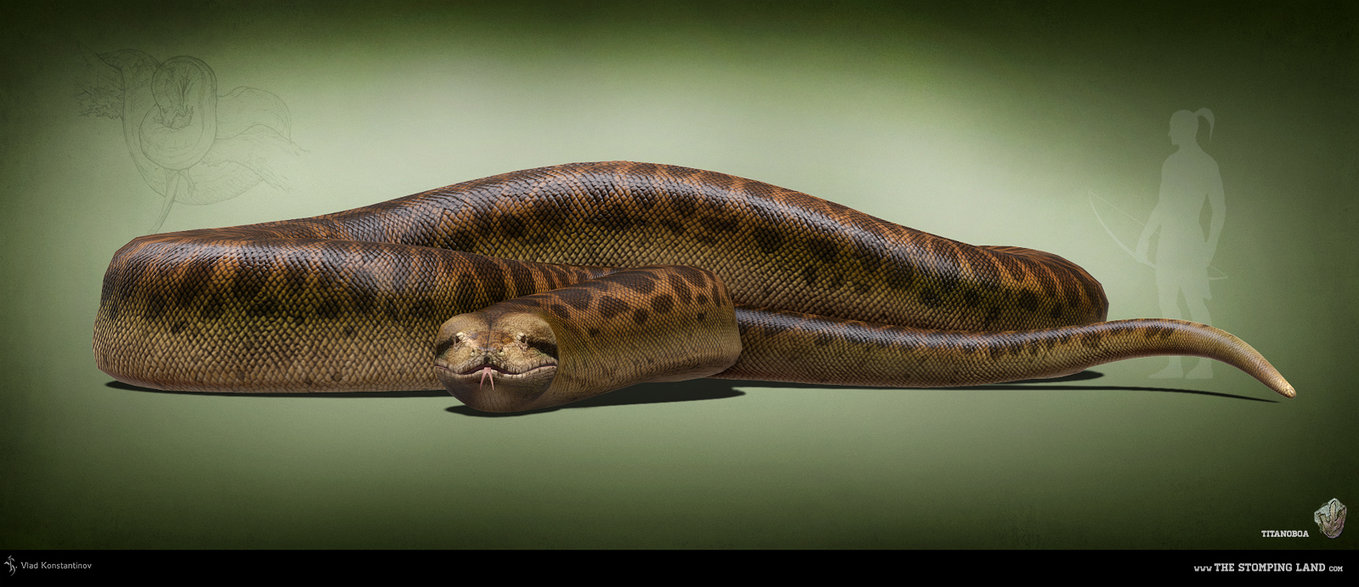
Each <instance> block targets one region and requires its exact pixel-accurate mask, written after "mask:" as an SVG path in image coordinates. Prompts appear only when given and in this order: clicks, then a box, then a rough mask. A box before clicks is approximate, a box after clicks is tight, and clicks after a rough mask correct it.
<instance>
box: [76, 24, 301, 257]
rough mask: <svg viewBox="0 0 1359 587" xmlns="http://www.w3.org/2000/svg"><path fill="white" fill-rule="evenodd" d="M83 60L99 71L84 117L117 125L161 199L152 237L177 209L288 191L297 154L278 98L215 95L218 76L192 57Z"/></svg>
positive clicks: (256, 92) (251, 93) (130, 55)
mask: <svg viewBox="0 0 1359 587" xmlns="http://www.w3.org/2000/svg"><path fill="white" fill-rule="evenodd" d="M88 61H90V62H91V66H92V67H95V68H96V71H95V73H94V76H93V80H92V82H91V83H90V84H89V85H88V86H87V87H86V88H84V89H83V91H82V92H81V93H80V94H79V96H78V99H80V101H81V102H82V106H83V112H82V114H84V115H87V116H101V117H106V118H121V119H122V121H123V137H124V139H125V140H126V141H127V148H128V152H129V153H130V154H131V155H132V161H133V163H135V164H136V165H137V170H138V171H139V172H140V173H141V176H142V178H143V179H144V180H146V183H147V185H149V186H151V189H153V190H155V191H156V193H158V194H160V195H161V196H162V197H163V198H164V199H165V203H164V205H163V206H162V207H161V211H160V215H159V216H158V218H157V219H156V222H155V224H154V225H153V226H152V227H151V232H157V231H159V230H160V227H161V225H162V224H164V222H165V218H166V217H167V216H168V215H169V214H170V208H171V207H172V206H174V204H175V203H177V202H178V203H183V204H211V203H215V202H220V201H223V200H228V199H231V198H234V197H236V196H239V195H241V194H243V193H245V192H246V191H247V190H249V189H250V188H252V187H255V186H256V185H258V184H259V183H260V182H264V183H267V184H269V185H271V186H273V187H275V188H277V189H282V190H286V189H288V187H289V182H288V172H287V168H288V166H289V165H290V164H292V163H293V162H295V160H296V158H297V157H298V156H299V155H300V154H301V152H302V151H301V149H300V148H299V147H298V146H297V145H296V144H294V143H293V141H292V139H291V138H290V134H291V120H290V117H289V114H288V107H287V106H286V105H285V104H284V103H283V101H282V100H281V99H279V97H278V96H276V95H274V94H271V93H269V92H266V91H264V90H260V89H256V88H250V87H238V88H235V89H233V90H231V91H230V92H228V93H227V94H225V95H218V94H217V76H216V74H215V73H213V71H212V68H211V67H208V64H206V63H204V62H203V61H202V60H200V59H197V58H194V57H188V56H180V57H171V58H170V59H166V60H165V61H161V62H158V61H156V59H155V58H153V57H151V56H150V55H147V54H146V53H143V52H141V51H136V50H131V49H124V50H120V51H113V52H110V53H102V54H99V55H97V56H95V57H94V59H88Z"/></svg>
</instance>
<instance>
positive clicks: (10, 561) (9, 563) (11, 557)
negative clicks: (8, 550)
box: [5, 554, 17, 577]
mask: <svg viewBox="0 0 1359 587" xmlns="http://www.w3.org/2000/svg"><path fill="white" fill-rule="evenodd" d="M5 566H7V567H9V576H11V577H13V576H14V570H15V569H16V568H17V567H15V566H14V555H12V554H11V555H9V558H7V559H5Z"/></svg>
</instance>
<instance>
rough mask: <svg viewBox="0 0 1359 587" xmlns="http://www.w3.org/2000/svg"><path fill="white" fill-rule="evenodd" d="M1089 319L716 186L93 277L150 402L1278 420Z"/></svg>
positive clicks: (246, 246)
mask: <svg viewBox="0 0 1359 587" xmlns="http://www.w3.org/2000/svg"><path fill="white" fill-rule="evenodd" d="M1107 312H1108V301H1107V299H1106V297H1105V295H1104V291H1103V289H1102V287H1101V286H1100V285H1099V283H1098V282H1097V281H1095V279H1094V278H1092V277H1091V276H1090V275H1089V274H1088V273H1087V272H1086V271H1084V270H1083V269H1081V268H1080V267H1078V266H1077V265H1075V264H1073V263H1071V262H1070V261H1067V260H1066V259H1063V258H1061V257H1059V256H1057V255H1053V254H1050V253H1045V252H1041V251H1035V250H1031V249H1025V248H1020V247H999V246H972V245H968V244H964V243H961V242H957V241H954V240H950V239H946V238H942V237H938V236H934V235H931V234H928V233H924V232H921V231H918V230H914V229H910V228H906V227H904V226H900V225H897V224H893V223H891V222H887V221H884V220H881V219H878V218H875V217H873V216H870V215H867V214H864V213H862V212H858V211H856V210H853V209H850V208H847V207H845V206H842V205H839V204H835V203H833V202H829V201H826V200H823V199H820V198H816V197H813V196H810V195H807V194H804V193H801V192H797V191H793V190H789V189H784V188H780V187H776V186H773V185H770V184H767V183H763V182H758V181H753V180H748V179H743V178H739V177H734V176H731V175H726V174H722V173H716V172H710V171H702V170H697V169H690V168H685V167H677V166H669V165H657V164H646V163H632V162H606V163H578V164H569V165H560V166H554V167H544V168H539V169H530V170H524V171H516V172H512V173H506V174H502V175H497V176H493V177H487V178H484V179H478V180H473V181H468V182H464V183H460V184H456V185H452V186H448V187H444V188H439V189H434V190H430V191H427V192H422V193H418V194H415V195H411V196H407V197H404V198H398V199H395V200H391V201H387V202H383V203H378V204H374V205H371V206H366V207H362V208H356V209H353V210H347V211H343V212H337V213H333V214H327V215H322V216H316V217H312V218H302V219H296V220H286V221H279V222H268V223H263V224H253V225H247V226H235V227H228V228H213V229H200V230H188V231H183V232H174V233H165V234H153V235H147V236H142V237H139V238H136V239H133V240H132V241H131V242H129V243H128V244H127V245H125V246H124V247H122V248H121V249H119V250H118V251H117V253H115V254H114V256H113V259H112V261H111V262H110V264H109V267H108V271H107V272H106V273H105V275H104V282H103V291H102V295H101V298H100V303H99V311H98V314H97V317H96V319H95V327H94V355H95V361H96V363H97V365H98V366H99V368H100V369H102V370H103V371H105V372H106V373H108V374H110V375H112V376H113V377H115V378H117V379H118V380H121V381H124V382H126V383H130V384H134V385H139V386H144V387H151V388H157V389H167V390H177V391H215V392H251V393H270V392H274V393H280V392H283V393H297V392H348V391H411V390H430V389H439V388H441V387H442V388H446V389H448V390H449V392H451V393H452V394H453V395H454V396H456V397H457V398H458V399H459V400H461V401H462V402H464V403H466V404H467V405H468V406H470V407H472V408H474V409H477V410H481V411H492V412H514V411H524V410H535V409H540V408H547V407H552V406H557V405H561V404H565V403H569V402H573V401H577V400H580V399H583V398H587V397H592V396H597V395H599V394H602V393H606V392H609V391H613V390H616V389H621V388H624V387H628V386H631V385H633V384H636V383H639V382H645V381H677V380H685V379H693V378H701V377H719V378H728V379H748V380H762V381H785V382H801V383H812V384H823V385H844V386H876V387H953V386H966V385H977V384H984V383H995V382H1006V381H1014V380H1021V379H1033V378H1049V377H1059V376H1063V375H1068V374H1073V373H1077V372H1080V371H1082V370H1084V369H1086V368H1088V367H1090V366H1093V365H1097V364H1101V363H1106V362H1109V361H1115V360H1121V359H1127V358H1132V357H1140V356H1147V355H1155V354H1184V355H1196V356H1202V357H1210V358H1213V359H1217V360H1220V361H1223V362H1226V363H1228V364H1231V365H1233V366H1235V367H1237V368H1240V369H1242V370H1243V371H1245V372H1247V373H1249V374H1250V375H1252V376H1254V377H1255V378H1257V379H1259V380H1260V381H1262V382H1263V383H1264V384H1265V385H1267V386H1269V387H1270V388H1271V389H1273V390H1275V391H1277V392H1278V393H1280V394H1283V395H1284V396H1288V397H1292V396H1293V395H1294V390H1293V387H1292V386H1291V385H1289V384H1288V382H1286V381H1285V380H1284V378H1283V377H1282V376H1281V375H1280V374H1279V373H1278V371H1276V370H1275V369H1274V367H1273V366H1271V365H1270V364H1269V362H1268V361H1266V360H1265V359H1264V357H1262V356H1261V355H1260V354H1259V353H1258V352H1256V351H1255V349H1253V348H1251V347H1250V346H1249V345H1247V344H1246V343H1245V342H1243V341H1242V340H1241V339H1239V338H1237V337H1235V336H1233V335H1231V334H1228V333H1226V332H1224V331H1222V330H1218V329H1216V328H1213V327H1211V326H1207V325H1203V324H1196V323H1191V322H1183V321H1176V320H1166V319H1136V320H1119V321H1105V318H1106V316H1107Z"/></svg>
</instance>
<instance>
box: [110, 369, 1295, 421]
mask: <svg viewBox="0 0 1359 587" xmlns="http://www.w3.org/2000/svg"><path fill="white" fill-rule="evenodd" d="M1101 377H1104V374H1103V373H1100V372H1098V371H1089V370H1087V371H1082V372H1080V373H1076V374H1074V375H1068V376H1066V377H1058V378H1055V379H1029V380H1024V381H1014V382H1010V383H997V384H989V385H972V386H966V387H955V388H951V389H954V390H963V391H966V390H972V391H1145V392H1155V393H1180V394H1189V395H1203V396H1210V397H1220V398H1227V399H1236V400H1246V401H1255V402H1266V403H1278V402H1277V401H1275V400H1271V399H1262V398H1258V397H1249V396H1244V395H1236V394H1231V393H1221V392H1216V391H1203V390H1198V389H1184V388H1178V387H1150V386H1140V385H1068V384H1069V383H1072V382H1081V381H1091V380H1094V379H1099V378H1101ZM105 386H106V387H110V388H113V389H122V390H127V391H140V392H147V393H164V394H172V395H214V396H234V397H257V398H260V397H334V398H394V397H449V395H448V392H446V391H438V390H433V391H394V392H317V393H241V392H203V391H165V390H161V389H151V388H147V387H139V386H136V385H129V384H127V383H123V382H121V381H110V382H108V383H106V384H105ZM738 387H764V388H776V389H862V387H854V386H844V385H823V384H807V383H784V382H779V381H738V380H731V379H696V380H694V381H684V382H680V383H643V384H640V385H634V386H632V387H629V388H626V389H620V390H618V391H614V392H611V393H607V394H604V395H601V396H598V397H593V398H590V399H587V400H582V401H579V402H576V403H573V404H569V405H565V406H559V407H554V408H546V409H542V410H533V411H528V412H516V413H513V414H493V413H487V412H478V411H476V410H473V409H472V408H469V407H467V406H464V405H457V406H452V407H449V408H446V410H445V411H447V412H449V413H453V414H460V415H463V416H475V417H479V418H511V417H516V416H525V415H530V414H541V413H544V412H555V411H557V410H575V409H581V408H598V407H605V406H625V405H636V404H662V403H671V402H690V401H703V400H718V399H729V398H733V397H740V396H743V395H746V392H744V391H741V390H740V389H737V388H738ZM883 389H885V390H887V389H889V388H883ZM900 389H903V390H906V389H916V388H900ZM920 389H926V388H920ZM893 391H896V390H893Z"/></svg>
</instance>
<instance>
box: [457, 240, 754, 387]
mask: <svg viewBox="0 0 1359 587" xmlns="http://www.w3.org/2000/svg"><path fill="white" fill-rule="evenodd" d="M740 354H741V338H740V334H739V328H738V327H737V324H736V310H735V305H734V304H733V303H732V300H731V296H730V294H729V293H728V292H727V288H726V286H725V285H724V284H723V283H722V281H721V280H719V279H718V278H717V277H716V276H715V275H713V274H712V273H711V272H708V271H706V270H703V269H698V268H694V267H686V266H676V267H644V268H638V269H629V270H621V271H617V272H614V273H611V274H609V275H607V276H604V277H599V278H596V279H592V280H588V281H584V282H581V283H577V284H575V285H572V286H568V287H563V288H560V289H556V290H552V291H548V292H543V293H538V294H533V295H529V296H524V297H520V298H515V299H512V300H508V301H504V302H500V303H497V304H492V305H490V306H488V307H486V308H483V309H481V310H478V311H475V312H469V313H465V314H459V315H457V316H454V317H452V318H450V319H449V320H448V321H446V322H444V324H443V325H442V326H440V328H439V333H438V335H437V336H436V337H435V361H434V364H435V369H436V375H437V376H438V378H439V381H440V382H441V383H443V384H444V387H445V388H446V389H448V391H449V393H452V394H453V396H454V397H457V398H458V400H460V401H462V402H463V403H464V404H467V406H468V407H471V408H473V409H476V410H479V411H483V412H521V411H527V410H537V409H543V408H551V407H555V406H558V405H562V404H566V403H571V402H575V401H579V400H582V399H586V398H590V397H594V396H597V395H601V394H604V393H608V392H610V391H614V390H617V389H622V388H624V387H628V386H631V385H635V384H637V383H644V382H652V381H683V380H687V379H697V378H702V377H708V376H711V375H716V374H717V373H720V372H722V371H724V370H726V369H727V368H729V367H731V365H732V364H733V363H735V362H736V360H737V357H738V356H740Z"/></svg>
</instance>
